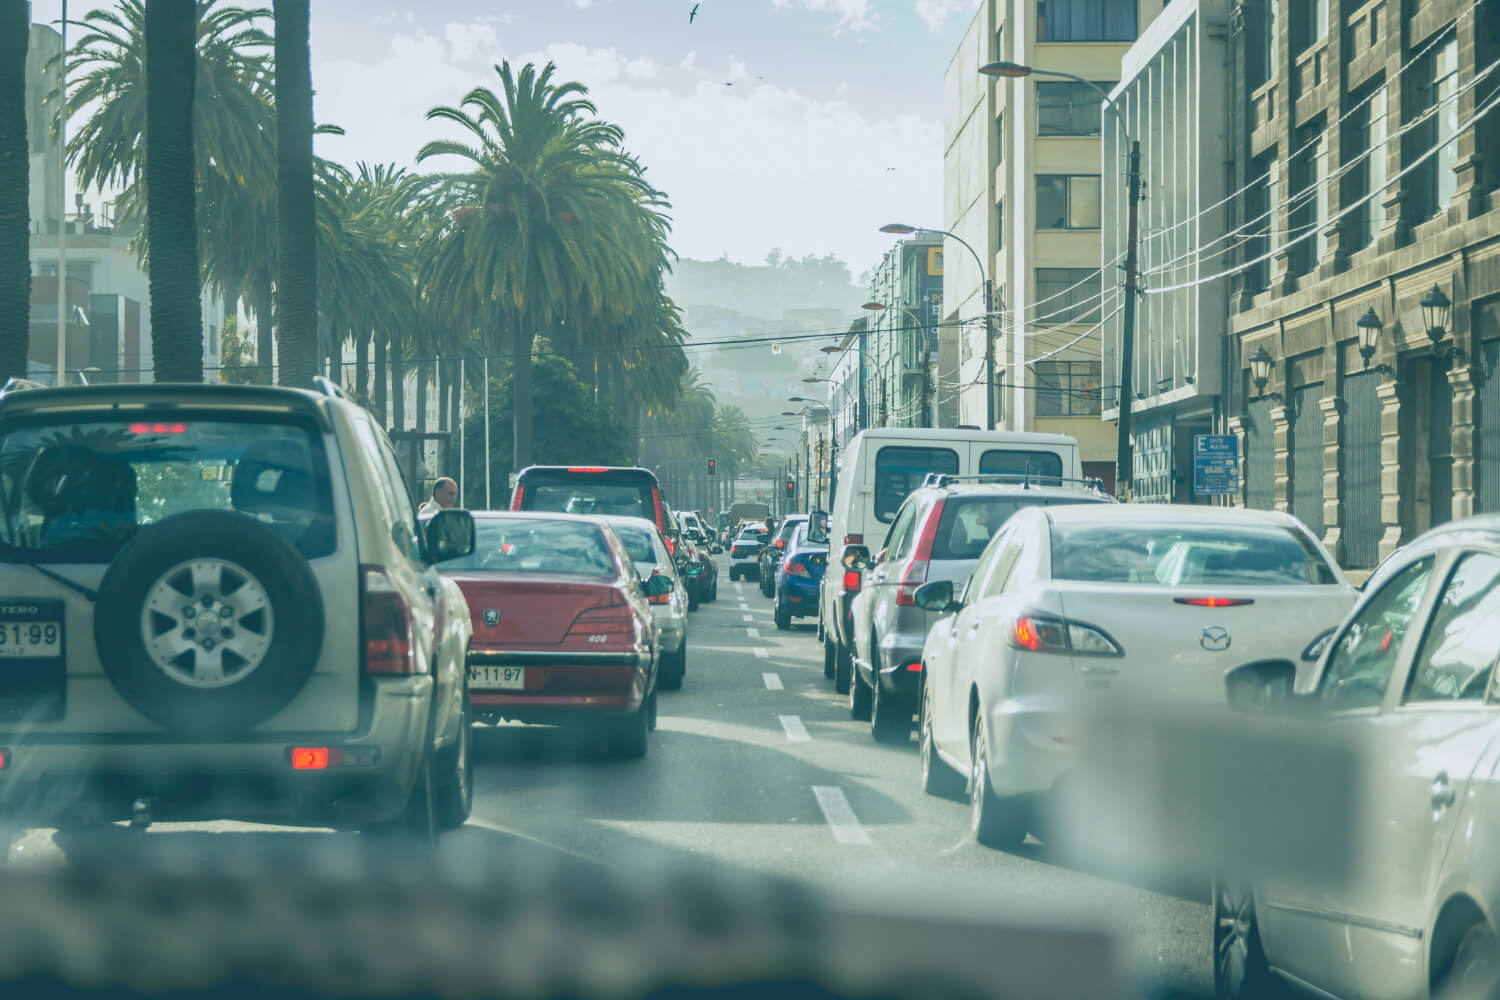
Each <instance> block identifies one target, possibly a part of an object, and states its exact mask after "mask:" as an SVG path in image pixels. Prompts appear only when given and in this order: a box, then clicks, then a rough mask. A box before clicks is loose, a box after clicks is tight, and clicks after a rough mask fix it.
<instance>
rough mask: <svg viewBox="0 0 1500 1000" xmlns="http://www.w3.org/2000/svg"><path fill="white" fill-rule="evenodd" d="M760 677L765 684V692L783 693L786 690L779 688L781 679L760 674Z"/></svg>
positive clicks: (773, 675)
mask: <svg viewBox="0 0 1500 1000" xmlns="http://www.w3.org/2000/svg"><path fill="white" fill-rule="evenodd" d="M760 676H761V679H762V680H764V681H765V682H766V690H767V691H785V690H786V688H784V687H782V686H781V678H780V677H778V676H777V675H776V674H761V675H760Z"/></svg>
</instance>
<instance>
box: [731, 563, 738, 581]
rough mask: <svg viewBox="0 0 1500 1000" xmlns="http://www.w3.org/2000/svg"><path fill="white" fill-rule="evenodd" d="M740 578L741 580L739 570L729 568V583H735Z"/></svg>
mask: <svg viewBox="0 0 1500 1000" xmlns="http://www.w3.org/2000/svg"><path fill="white" fill-rule="evenodd" d="M739 578H740V572H739V570H737V569H735V568H734V567H733V566H731V567H729V582H730V583H734V582H736V581H737V580H739Z"/></svg>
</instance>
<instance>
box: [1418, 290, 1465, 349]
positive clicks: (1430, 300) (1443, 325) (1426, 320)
mask: <svg viewBox="0 0 1500 1000" xmlns="http://www.w3.org/2000/svg"><path fill="white" fill-rule="evenodd" d="M1419 305H1421V307H1422V325H1423V326H1424V327H1425V328H1426V329H1427V339H1428V340H1430V341H1432V356H1433V357H1434V358H1437V359H1438V360H1439V361H1446V360H1448V359H1449V358H1454V359H1456V360H1457V361H1458V363H1459V364H1463V363H1464V358H1465V354H1464V352H1463V348H1461V347H1459V346H1458V345H1457V344H1450V345H1449V346H1447V347H1439V346H1438V341H1440V340H1442V339H1443V337H1444V335H1446V334H1447V332H1448V318H1449V316H1450V314H1451V313H1452V311H1453V303H1452V302H1450V301H1449V299H1448V296H1447V295H1445V294H1443V290H1442V289H1441V288H1439V287H1438V286H1437V285H1433V286H1432V287H1431V288H1429V289H1428V290H1427V294H1426V295H1424V296H1422V301H1421V302H1420V303H1419Z"/></svg>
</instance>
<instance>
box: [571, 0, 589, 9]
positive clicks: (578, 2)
mask: <svg viewBox="0 0 1500 1000" xmlns="http://www.w3.org/2000/svg"><path fill="white" fill-rule="evenodd" d="M593 2H594V0H573V6H574V7H577V8H578V9H579V10H582V9H583V8H585V7H587V6H588V5H589V4H591V3H593Z"/></svg>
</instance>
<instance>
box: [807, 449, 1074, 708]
mask: <svg viewBox="0 0 1500 1000" xmlns="http://www.w3.org/2000/svg"><path fill="white" fill-rule="evenodd" d="M934 472H941V473H947V474H950V475H958V476H977V475H994V476H1011V475H1014V476H1032V477H1035V478H1036V479H1037V480H1040V481H1042V482H1046V481H1047V480H1056V479H1062V480H1081V479H1082V478H1083V463H1082V461H1081V460H1080V458H1079V456H1078V441H1077V440H1076V439H1074V438H1072V437H1070V436H1068V435H1066V434H1037V433H1031V432H1026V431H980V430H961V429H950V428H940V429H931V428H890V427H880V428H875V429H872V430H866V431H860V432H859V433H858V434H856V435H855V436H854V438H853V439H852V440H850V442H849V443H848V444H847V445H845V446H844V450H843V452H842V454H840V456H839V462H838V478H837V480H836V489H835V492H834V498H833V510H832V511H830V512H829V519H828V542H829V560H828V572H827V573H825V574H824V575H823V592H822V595H821V597H822V599H821V600H820V601H819V602H818V632H819V634H820V635H821V637H822V639H823V672H824V673H825V674H826V675H828V676H829V677H832V678H833V679H834V686H835V688H836V689H837V690H838V692H839V693H840V694H843V693H846V692H847V691H848V690H849V667H850V652H849V651H850V649H851V648H852V646H851V643H850V641H849V637H848V624H849V622H848V610H849V598H851V597H852V596H853V592H846V591H845V589H844V581H845V576H846V574H845V573H844V572H843V558H844V549H845V548H846V547H847V546H850V545H863V546H865V547H866V548H868V549H869V550H870V552H871V554H874V553H875V552H878V551H879V550H880V547H881V545H882V544H883V542H884V539H885V536H886V533H887V532H888V531H889V530H890V527H891V522H892V520H894V519H895V517H896V511H897V510H899V509H900V508H901V503H902V501H903V500H905V499H906V497H907V495H908V494H910V493H911V492H912V491H913V490H915V489H916V488H917V487H919V486H921V485H922V482H923V480H924V479H926V478H927V476H928V475H929V474H931V473H934Z"/></svg>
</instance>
